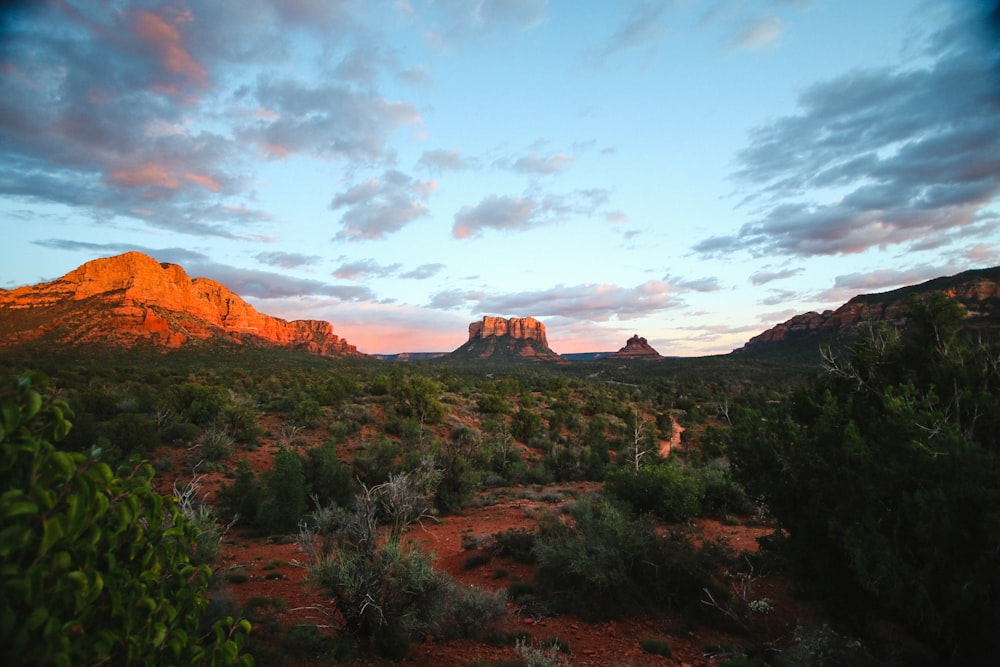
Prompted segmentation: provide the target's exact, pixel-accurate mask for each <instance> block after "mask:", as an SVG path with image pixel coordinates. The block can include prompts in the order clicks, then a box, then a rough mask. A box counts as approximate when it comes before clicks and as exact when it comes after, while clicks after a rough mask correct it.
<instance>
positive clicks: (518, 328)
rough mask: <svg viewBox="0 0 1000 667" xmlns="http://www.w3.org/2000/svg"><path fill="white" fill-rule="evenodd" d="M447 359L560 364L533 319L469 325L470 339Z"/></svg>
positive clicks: (541, 327)
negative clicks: (523, 360)
mask: <svg viewBox="0 0 1000 667" xmlns="http://www.w3.org/2000/svg"><path fill="white" fill-rule="evenodd" d="M449 356H451V357H452V358H461V359H511V360H517V359H527V360H533V361H561V360H562V358H561V357H560V356H559V355H558V354H556V353H555V352H553V351H552V350H550V349H549V343H548V339H547V338H546V337H545V325H544V324H542V323H541V322H539V321H538V320H536V319H535V318H533V317H513V318H510V319H504V318H502V317H489V316H487V317H484V318H483V319H482V321H480V322H473V323H471V324H470V325H469V340H468V341H467V342H466V343H465V345H463V346H461V347H460V348H458V349H457V350H455V351H454V352H452V353H451V354H450V355H449Z"/></svg>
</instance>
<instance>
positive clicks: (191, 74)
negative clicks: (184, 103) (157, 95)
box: [129, 11, 209, 96]
mask: <svg viewBox="0 0 1000 667" xmlns="http://www.w3.org/2000/svg"><path fill="white" fill-rule="evenodd" d="M193 20H194V19H193V17H192V16H191V14H190V12H188V11H182V12H179V13H174V15H173V16H169V17H165V16H161V15H158V14H155V13H153V12H146V11H137V12H135V13H134V14H133V15H132V18H131V21H130V26H129V27H130V28H131V31H132V34H133V36H134V37H135V39H136V41H137V42H138V43H139V44H141V45H142V47H143V50H148V52H149V53H150V55H151V56H152V59H153V60H154V61H155V62H156V64H157V66H158V69H159V70H160V71H159V72H158V77H157V78H158V81H156V83H154V84H153V90H155V91H157V92H163V93H166V94H168V95H181V96H183V91H185V90H188V91H200V90H204V89H205V88H207V87H208V85H209V80H208V72H207V70H206V69H205V68H204V67H202V65H201V64H200V63H199V62H198V61H197V60H196V58H195V57H194V56H193V55H192V54H191V52H190V51H188V49H187V48H186V46H185V44H184V39H183V36H182V34H181V31H180V30H179V29H178V26H179V25H180V24H183V23H189V22H191V21H193Z"/></svg>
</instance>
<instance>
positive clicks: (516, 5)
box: [428, 0, 548, 46]
mask: <svg viewBox="0 0 1000 667" xmlns="http://www.w3.org/2000/svg"><path fill="white" fill-rule="evenodd" d="M428 6H429V9H430V11H429V14H430V16H431V17H432V20H433V21H434V22H435V24H436V25H435V27H433V28H432V29H431V30H430V31H429V36H430V38H431V41H433V42H437V43H439V44H442V45H445V46H448V45H451V44H455V43H459V42H467V41H469V40H471V39H477V38H478V39H481V38H483V37H485V36H489V35H492V34H494V33H500V32H504V31H507V30H510V29H514V30H527V29H529V28H532V27H534V26H536V25H538V24H540V23H541V22H543V21H544V20H545V18H546V16H547V15H548V2H547V0H430V2H429V3H428Z"/></svg>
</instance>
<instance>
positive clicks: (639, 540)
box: [534, 498, 711, 618]
mask: <svg viewBox="0 0 1000 667" xmlns="http://www.w3.org/2000/svg"><path fill="white" fill-rule="evenodd" d="M569 514H570V516H569V517H568V518H559V517H556V516H554V515H552V514H546V515H543V516H542V518H541V520H540V522H539V523H540V528H541V529H540V531H539V534H538V537H537V539H536V542H535V547H534V554H535V559H536V567H535V581H536V582H537V583H538V585H539V588H540V589H541V590H542V591H544V592H546V593H548V594H550V595H552V596H553V597H555V598H556V599H557V600H560V601H562V602H563V603H565V605H566V607H567V608H572V609H574V610H576V611H578V612H580V613H581V614H582V615H584V616H585V617H591V618H602V617H615V616H618V615H621V614H622V613H624V612H625V611H630V610H636V609H640V608H646V609H655V608H661V607H666V608H682V607H685V606H687V605H689V604H694V603H696V602H697V601H698V600H699V599H700V595H701V592H702V589H703V588H705V587H707V586H710V585H711V579H710V576H709V574H708V573H707V572H706V571H705V570H704V568H703V567H702V566H701V565H700V563H699V560H698V554H697V551H696V550H695V548H694V547H693V546H692V545H691V544H690V542H687V541H686V540H683V539H682V538H680V537H667V536H661V535H660V534H659V533H658V531H657V527H656V525H655V524H654V523H653V522H651V521H648V520H645V519H640V520H632V519H631V518H630V516H629V514H628V511H627V509H626V508H625V507H623V506H622V505H620V504H618V503H615V502H613V501H612V500H610V499H608V498H600V499H598V500H596V501H593V502H591V501H576V502H574V503H572V504H571V505H569Z"/></svg>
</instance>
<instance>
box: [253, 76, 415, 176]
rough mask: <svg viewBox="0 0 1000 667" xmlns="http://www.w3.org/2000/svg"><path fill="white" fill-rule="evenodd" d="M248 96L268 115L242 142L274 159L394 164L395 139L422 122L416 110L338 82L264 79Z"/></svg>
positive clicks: (404, 103) (271, 77)
mask: <svg viewBox="0 0 1000 667" xmlns="http://www.w3.org/2000/svg"><path fill="white" fill-rule="evenodd" d="M242 93H243V94H244V95H246V96H252V99H253V100H254V101H255V102H256V103H257V104H258V105H259V108H260V109H261V110H263V111H266V112H267V113H264V114H259V115H258V117H257V120H256V122H251V123H248V124H246V125H245V126H244V127H242V128H240V129H239V130H238V136H239V138H241V139H244V140H247V141H253V142H254V143H256V144H257V145H258V146H259V147H260V149H261V150H262V151H263V152H264V153H266V154H268V155H270V156H272V157H274V158H283V157H285V156H287V155H290V154H293V153H304V154H307V155H314V156H319V157H328V158H329V157H333V158H342V159H346V160H348V161H350V162H356V163H361V164H370V163H388V162H391V161H392V159H393V158H394V156H393V154H392V152H391V151H390V149H389V148H388V140H389V136H390V134H391V133H392V132H394V131H395V130H396V129H398V128H399V127H401V126H404V125H413V124H419V123H421V122H422V119H421V117H420V113H419V112H418V111H417V109H416V107H414V106H413V105H412V104H409V103H406V102H398V101H392V100H387V99H385V98H384V97H382V96H380V95H378V94H377V93H375V92H373V91H371V90H368V89H365V90H357V89H355V88H353V87H350V86H347V85H343V84H341V83H339V82H338V81H336V80H332V81H328V82H324V83H322V84H319V85H315V86H309V85H306V84H304V83H302V82H300V81H297V80H293V79H288V78H280V77H275V76H268V75H262V76H260V77H258V79H257V82H256V83H255V85H253V86H252V87H250V88H247V89H244V90H243V91H242Z"/></svg>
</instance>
